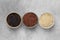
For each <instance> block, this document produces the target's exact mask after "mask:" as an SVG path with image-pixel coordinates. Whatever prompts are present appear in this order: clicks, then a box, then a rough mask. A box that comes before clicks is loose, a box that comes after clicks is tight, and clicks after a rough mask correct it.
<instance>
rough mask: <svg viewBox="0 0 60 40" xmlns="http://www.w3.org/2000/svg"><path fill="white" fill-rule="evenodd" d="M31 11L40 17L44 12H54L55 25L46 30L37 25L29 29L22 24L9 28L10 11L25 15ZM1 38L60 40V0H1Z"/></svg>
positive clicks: (0, 39)
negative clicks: (7, 18)
mask: <svg viewBox="0 0 60 40" xmlns="http://www.w3.org/2000/svg"><path fill="white" fill-rule="evenodd" d="M30 11H32V12H34V13H36V14H37V15H38V17H39V16H40V14H41V13H42V12H52V14H53V15H54V18H55V25H54V27H53V28H52V29H49V30H44V29H42V28H41V27H40V26H39V25H37V27H36V28H34V29H28V28H26V27H25V26H24V25H23V24H22V25H21V26H20V28H19V29H16V30H11V29H9V28H8V25H7V23H6V17H7V15H8V14H9V13H10V12H17V13H18V14H20V15H21V17H23V15H24V14H25V13H26V12H30ZM0 40H60V0H0Z"/></svg>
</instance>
